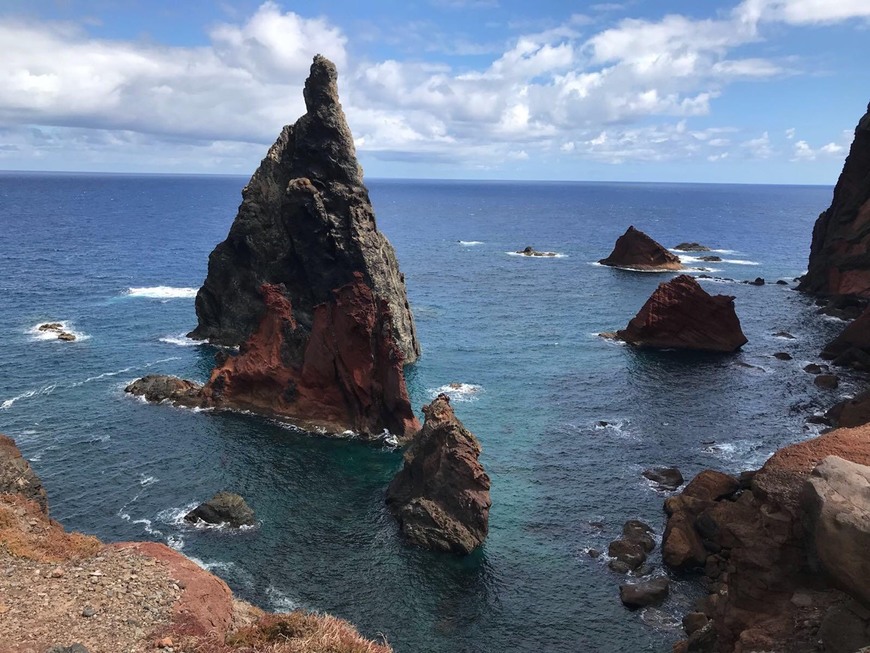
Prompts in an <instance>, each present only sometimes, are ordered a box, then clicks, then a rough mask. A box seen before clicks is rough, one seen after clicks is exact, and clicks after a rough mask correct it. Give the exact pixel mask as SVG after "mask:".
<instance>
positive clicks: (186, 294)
mask: <svg viewBox="0 0 870 653" xmlns="http://www.w3.org/2000/svg"><path fill="white" fill-rule="evenodd" d="M196 293H197V289H196V288H175V287H173V286H149V287H143V288H127V290H126V292H125V293H124V294H125V295H127V296H128V297H146V298H148V299H192V298H194V297H196Z"/></svg>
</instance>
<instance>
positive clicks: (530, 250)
mask: <svg viewBox="0 0 870 653" xmlns="http://www.w3.org/2000/svg"><path fill="white" fill-rule="evenodd" d="M514 253H515V254H522V255H523V256H555V255H556V252H539V251H538V250H536V249H535V248H534V247H531V246H529V247H525V248H523V249H521V250H518V251H516V252H514Z"/></svg>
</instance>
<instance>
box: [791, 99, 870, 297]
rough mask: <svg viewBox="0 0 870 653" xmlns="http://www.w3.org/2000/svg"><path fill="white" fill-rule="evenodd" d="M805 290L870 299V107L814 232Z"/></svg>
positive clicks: (860, 124)
mask: <svg viewBox="0 0 870 653" xmlns="http://www.w3.org/2000/svg"><path fill="white" fill-rule="evenodd" d="M800 289H801V290H804V291H806V292H810V293H813V294H817V295H853V296H858V297H870V107H868V112H867V113H866V114H864V117H863V118H861V120H860V121H859V122H858V126H857V127H856V128H855V140H854V141H852V148H851V149H850V150H849V156H848V157H847V158H846V163H845V165H844V166H843V172H842V173H840V179H839V180H838V181H837V186H836V188H834V199H833V201H832V202H831V206H830V207H829V208H828V210H827V211H825V212H824V213H822V214H821V215H820V216H819V219H818V220H817V221H816V226H815V227H814V228H813V241H812V245H811V247H810V261H809V267H808V270H807V274H806V275H805V276H804V278H803V280H802V281H801V284H800Z"/></svg>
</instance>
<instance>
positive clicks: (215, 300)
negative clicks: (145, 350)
mask: <svg viewBox="0 0 870 653" xmlns="http://www.w3.org/2000/svg"><path fill="white" fill-rule="evenodd" d="M304 96H305V106H306V109H307V112H306V114H305V115H304V116H302V117H301V118H300V119H299V120H298V121H296V123H295V124H293V125H288V126H286V127H284V129H283V130H282V131H281V135H280V136H279V137H278V140H277V141H276V142H275V144H274V145H273V146H272V147H271V148H270V149H269V152H268V154H267V155H266V158H264V159H263V161H262V163H261V164H260V167H259V168H258V169H257V171H256V172H255V173H254V175H253V176H252V177H251V180H250V181H249V182H248V185H247V186H246V187H245V188H244V190H243V191H242V197H243V199H242V203H241V205H240V207H239V212H238V215H237V216H236V219H235V221H234V222H233V225H232V227H231V228H230V232H229V235H228V236H227V239H226V240H225V241H223V242H222V243H220V244H219V245H218V246H217V247H215V249H214V251H213V252H212V253H211V255H210V256H209V265H208V275H207V277H206V279H205V282H204V284H203V286H202V288H200V290H199V292H198V293H197V297H196V314H197V318H198V322H199V323H198V325H197V327H196V328H195V329H194V330H193V331H192V332H191V334H190V335H191V337H192V338H196V339H208V340H209V341H211V342H212V343H214V344H220V345H231V346H235V345H240V344H242V343H243V342H245V340H247V339H248V338H249V337H250V336H251V334H253V333H254V331H255V330H256V328H257V326H258V325H259V323H260V318H261V316H262V314H263V311H264V309H265V303H264V300H263V297H262V295H261V293H260V288H261V286H262V285H263V284H272V285H281V286H283V288H284V292H285V295H286V296H287V298H288V299H289V300H290V301H291V302H292V304H293V309H294V315H295V319H296V322H297V324H298V325H299V327H300V328H301V329H302V330H303V331H310V330H311V328H312V323H313V320H314V310H315V307H316V306H318V305H320V304H324V303H329V302H331V301H332V293H333V291H334V290H336V289H337V288H340V287H342V286H344V285H346V284H347V283H350V282H352V281H353V280H354V278H353V275H354V273H356V272H359V273H361V274H362V276H363V281H364V283H365V284H366V285H367V286H369V287H370V288H371V290H372V292H373V293H374V295H375V297H376V298H377V300H378V301H382V300H383V301H385V302H386V303H387V306H388V308H389V315H390V319H389V326H390V331H391V333H392V336H393V339H394V340H395V342H396V344H397V346H398V348H399V350H400V351H401V352H402V354H403V356H404V362H405V364H408V363H412V362H414V360H416V358H417V356H418V355H419V353H420V346H419V344H418V342H417V337H416V332H415V328H414V319H413V316H412V315H411V310H410V307H409V304H408V300H407V295H406V291H405V281H404V276H403V275H402V274H401V273H400V272H399V265H398V262H397V261H396V255H395V252H394V250H393V247H392V245H390V243H389V242H388V241H387V239H386V238H385V237H384V236H383V234H381V233H380V232H379V231H378V229H377V225H376V222H375V215H374V211H373V210H372V206H371V203H370V201H369V197H368V191H367V189H366V187H365V185H364V184H363V179H362V170H361V169H360V166H359V164H358V163H357V159H356V151H355V149H354V144H353V138H352V136H351V133H350V129H349V128H348V126H347V122H346V120H345V117H344V112H343V111H342V108H341V104H340V103H339V99H338V87H337V73H336V69H335V66H334V65H333V64H332V62H330V61H329V60H327V59H326V58H324V57H322V56H320V55H318V56H316V57H315V58H314V63H313V64H312V66H311V74H310V76H309V78H308V80H307V81H306V82H305V90H304Z"/></svg>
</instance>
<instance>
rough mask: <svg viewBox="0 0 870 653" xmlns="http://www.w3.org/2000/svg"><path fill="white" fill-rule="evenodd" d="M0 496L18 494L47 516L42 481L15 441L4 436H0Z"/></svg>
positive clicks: (46, 504)
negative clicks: (37, 505) (33, 503)
mask: <svg viewBox="0 0 870 653" xmlns="http://www.w3.org/2000/svg"><path fill="white" fill-rule="evenodd" d="M0 494H20V495H22V496H23V497H24V498H26V499H29V500H31V501H35V502H36V503H37V504H39V507H40V508H41V509H42V512H43V513H45V514H46V515H48V500H47V499H46V496H45V488H44V487H42V481H40V480H39V477H38V476H37V475H36V472H34V471H33V469H32V468H31V467H30V463H28V462H27V461H26V460H24V458H23V457H22V456H21V452H20V451H19V450H18V447H17V446H15V441H14V440H13V439H12V438H7V437H6V436H5V435H0Z"/></svg>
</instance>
